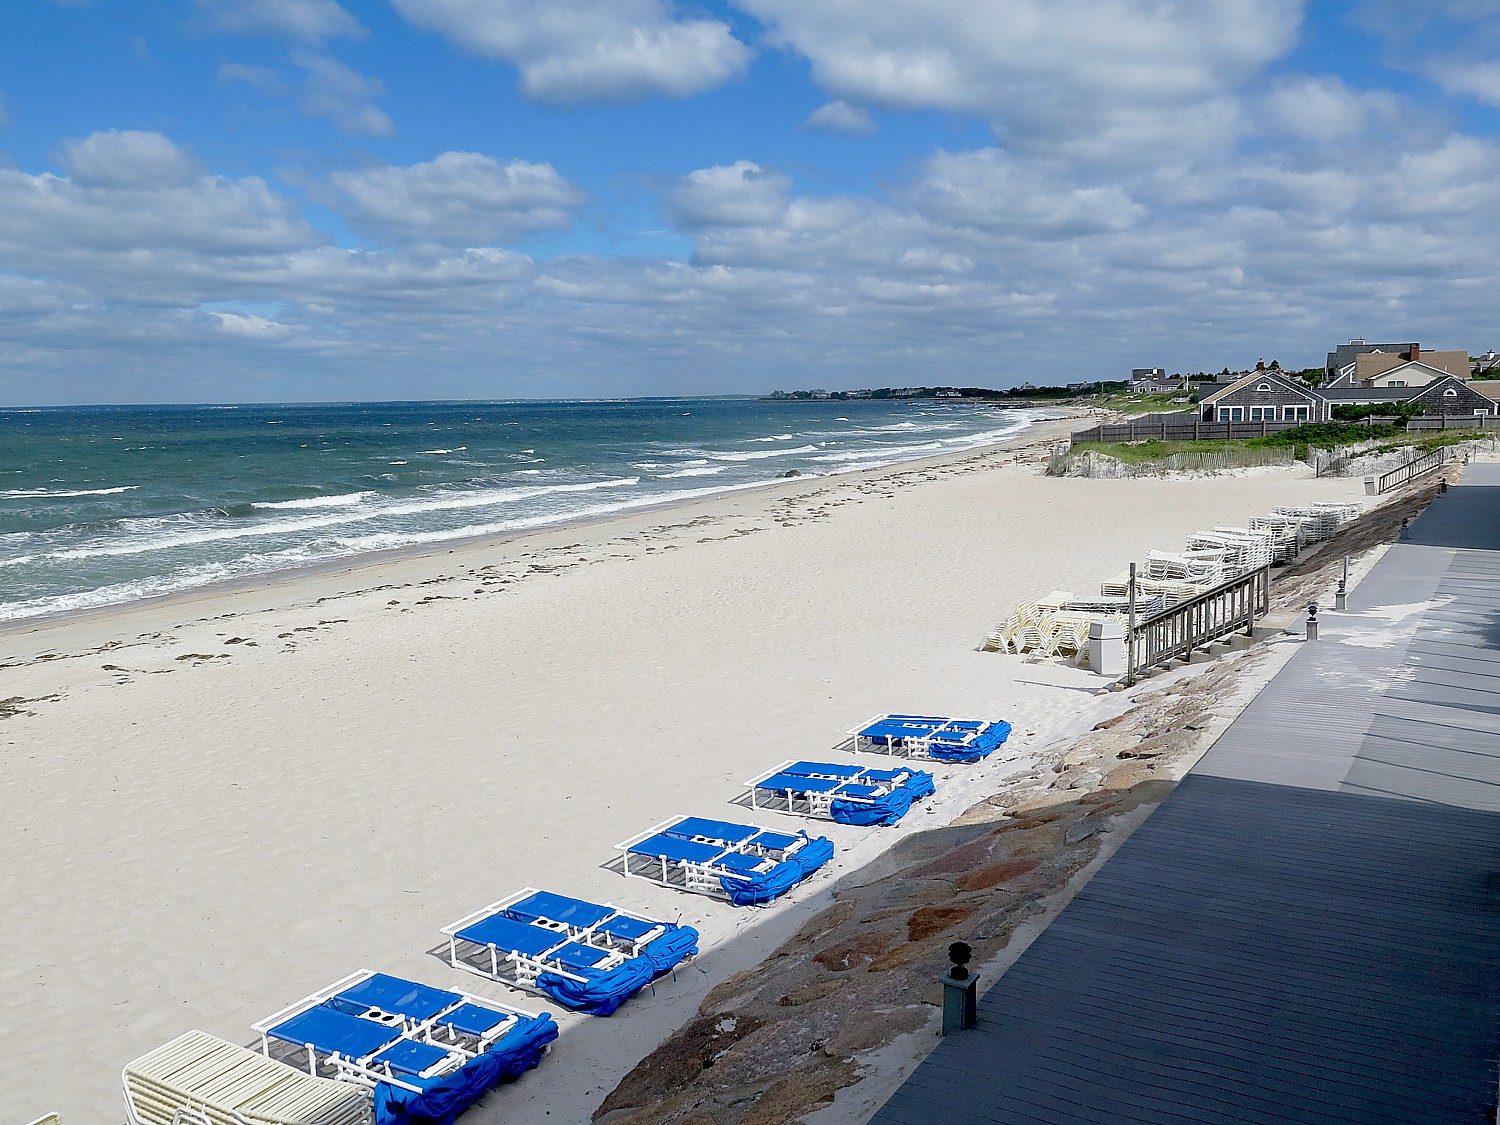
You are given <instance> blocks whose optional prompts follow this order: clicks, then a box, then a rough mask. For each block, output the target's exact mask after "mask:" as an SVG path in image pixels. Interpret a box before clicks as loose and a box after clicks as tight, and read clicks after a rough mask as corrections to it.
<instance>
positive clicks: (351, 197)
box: [332, 152, 587, 246]
mask: <svg viewBox="0 0 1500 1125" xmlns="http://www.w3.org/2000/svg"><path fill="white" fill-rule="evenodd" d="M332 179H333V183H334V185H335V186H336V187H337V188H338V190H339V191H340V193H341V194H342V195H343V197H344V198H345V200H346V201H347V208H346V213H347V216H348V218H349V221H350V223H351V224H352V225H354V226H355V227H356V228H357V229H363V230H368V231H373V232H375V233H376V234H378V235H381V236H385V237H391V238H394V240H395V241H397V242H417V243H433V244H438V245H444V246H486V245H492V244H496V243H504V242H510V241H513V240H514V239H517V238H520V237H524V236H525V235H527V234H530V233H532V232H534V231H539V230H563V229H566V228H567V226H568V225H569V224H570V223H571V221H572V213H573V210H574V209H575V208H577V207H579V206H581V205H582V204H583V203H584V202H585V201H586V198H587V197H586V196H585V194H584V192H583V191H582V190H581V189H580V188H578V187H577V186H576V185H574V184H572V183H570V182H569V181H567V180H566V179H564V178H563V177H562V176H559V175H558V174H557V172H556V171H555V170H554V169H553V168H552V166H551V165H550V164H531V163H528V162H526V161H524V160H512V161H510V162H509V163H507V164H501V163H500V162H499V161H497V160H494V159H493V158H491V157H488V156H484V155H482V154H480V153H477V152H445V153H443V154H442V155H440V156H438V157H437V158H435V159H433V160H430V161H428V162H426V163H424V164H413V165H410V166H408V167H404V168H398V167H392V166H388V165H387V166H381V167H375V168H366V169H364V170H362V171H359V172H340V173H337V174H335V175H334V176H333V177H332Z"/></svg>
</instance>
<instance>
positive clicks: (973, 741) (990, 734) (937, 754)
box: [927, 719, 1011, 762]
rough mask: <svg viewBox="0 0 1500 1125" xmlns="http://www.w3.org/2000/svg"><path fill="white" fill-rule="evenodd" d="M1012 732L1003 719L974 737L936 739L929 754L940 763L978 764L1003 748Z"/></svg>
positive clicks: (928, 751) (930, 746)
mask: <svg viewBox="0 0 1500 1125" xmlns="http://www.w3.org/2000/svg"><path fill="white" fill-rule="evenodd" d="M1010 731H1011V726H1010V724H1009V723H1008V722H1005V721H1004V720H1003V719H1002V720H1001V721H999V722H997V723H991V724H990V726H989V728H988V729H986V730H983V731H979V732H977V733H975V734H973V735H972V736H958V737H956V738H953V739H936V738H935V739H934V740H933V741H932V743H931V744H930V745H929V746H928V748H927V753H928V754H929V755H930V756H931V757H933V758H935V759H937V760H938V761H944V762H977V761H979V760H980V759H981V758H985V757H988V756H989V755H990V754H992V753H994V752H995V750H996V749H998V748H999V747H1000V746H1003V745H1004V744H1005V740H1006V739H1007V738H1009V737H1010Z"/></svg>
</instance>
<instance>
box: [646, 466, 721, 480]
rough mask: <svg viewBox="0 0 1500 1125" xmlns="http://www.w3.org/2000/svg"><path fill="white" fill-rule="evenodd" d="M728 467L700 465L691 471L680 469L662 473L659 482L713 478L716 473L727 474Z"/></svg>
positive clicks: (658, 478)
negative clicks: (678, 478) (675, 479)
mask: <svg viewBox="0 0 1500 1125" xmlns="http://www.w3.org/2000/svg"><path fill="white" fill-rule="evenodd" d="M728 469H729V466H728V465H698V466H696V467H694V468H690V469H678V470H677V471H676V472H675V473H662V474H661V475H659V476H658V477H657V478H656V479H657V480H672V479H674V478H676V477H711V476H713V475H714V474H715V473H722V472H727V471H728Z"/></svg>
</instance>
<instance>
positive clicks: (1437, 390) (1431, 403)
mask: <svg viewBox="0 0 1500 1125" xmlns="http://www.w3.org/2000/svg"><path fill="white" fill-rule="evenodd" d="M1482 386H1483V384H1475V383H1471V382H1470V381H1469V380H1467V379H1455V378H1454V377H1453V376H1451V375H1444V376H1443V377H1442V378H1441V379H1437V380H1434V381H1433V382H1431V383H1427V384H1425V385H1422V386H1416V387H1407V386H1401V385H1400V384H1395V385H1390V386H1384V387H1379V386H1371V387H1349V386H1341V387H1325V388H1323V389H1322V395H1323V397H1324V398H1326V399H1327V400H1328V404H1329V409H1330V411H1331V410H1332V408H1333V407H1335V406H1389V407H1390V408H1391V412H1392V413H1395V409H1396V407H1398V406H1406V405H1408V404H1410V403H1417V404H1419V405H1420V406H1421V407H1422V411H1421V413H1422V414H1423V415H1424V416H1426V417H1432V418H1435V417H1439V416H1442V417H1448V418H1455V417H1460V416H1462V417H1473V416H1475V415H1480V416H1486V415H1493V414H1495V413H1497V409H1496V408H1497V405H1500V404H1497V403H1496V400H1495V397H1492V396H1491V395H1488V394H1485V393H1484V392H1483V391H1481V390H1480V389H1479V388H1480V387H1482ZM1494 393H1495V395H1496V396H1500V387H1497V388H1496V390H1495V392H1494Z"/></svg>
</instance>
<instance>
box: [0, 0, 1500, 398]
mask: <svg viewBox="0 0 1500 1125" xmlns="http://www.w3.org/2000/svg"><path fill="white" fill-rule="evenodd" d="M0 21H3V22H0V30H3V32H4V34H3V35H0V403H4V404H10V405H19V404H37V403H75V402H130V401H247V400H249V401H253V400H284V399H361V398H456V397H481V398H484V397H518V396H536V397H551V396H563V395H566V396H574V395H579V396H605V397H607V396H615V395H640V394H694V393H704V394H708V393H726V392H763V391H768V390H771V389H774V388H777V387H785V388H791V387H800V386H826V387H840V386H843V387H853V386H869V385H882V384H909V383H961V384H970V385H975V384H977V385H995V386H1008V385H1011V384H1013V383H1017V382H1021V381H1025V380H1030V381H1032V382H1065V381H1073V380H1077V379H1091V378H1102V377H1116V376H1119V375H1120V374H1121V373H1122V372H1124V371H1125V370H1127V369H1128V368H1130V367H1134V366H1156V365H1160V366H1165V367H1167V368H1169V369H1172V370H1200V369H1204V370H1217V369H1219V368H1221V367H1223V366H1226V365H1228V366H1231V367H1238V366H1244V365H1247V364H1249V363H1252V362H1253V361H1254V360H1255V359H1257V358H1267V359H1270V358H1277V359H1279V360H1281V362H1282V363H1283V364H1285V365H1288V366H1291V365H1297V366H1302V365H1310V364H1314V363H1320V362H1321V360H1322V353H1323V352H1325V351H1327V350H1328V349H1329V348H1331V347H1332V346H1333V345H1334V344H1336V343H1338V342H1340V341H1341V340H1346V339H1349V338H1350V337H1351V336H1365V337H1368V338H1379V339H1392V340H1405V339H1412V340H1421V341H1422V342H1423V343H1424V344H1426V345H1427V346H1428V347H1439V348H1457V347H1468V348H1469V349H1471V350H1472V351H1475V352H1478V351H1482V350H1484V349H1485V348H1487V347H1489V346H1490V345H1491V344H1495V343H1500V340H1497V339H1495V338H1492V337H1495V336H1496V335H1497V334H1496V333H1495V332H1494V330H1493V328H1492V327H1491V321H1492V316H1493V309H1494V307H1495V303H1496V302H1495V299H1494V289H1495V268H1494V263H1495V262H1496V261H1500V222H1497V219H1500V194H1497V193H1500V188H1497V185H1500V146H1497V131H1500V129H1497V125H1500V118H1497V107H1500V0H1430V2H1428V3H1424V4H1420V5H1418V4H1413V3H1409V2H1405V0H1350V2H1345V3H1321V2H1313V3H1303V2H1299V0H1193V2H1192V3H1187V2H1178V3H1171V2H1169V3H1161V2H1160V0H881V2H880V3H879V4H871V3H869V2H868V0H736V2H734V3H727V2H725V3H717V2H714V3H696V4H687V3H682V4H674V3H671V2H669V0H551V2H550V3H545V4H543V3H538V2H536V0H370V2H368V3H362V4H354V3H345V4H340V3H339V2H337V0H132V2H126V0H67V2H63V0H28V2H26V3H23V4H14V5H9V6H7V9H6V12H5V14H4V15H3V16H0Z"/></svg>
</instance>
